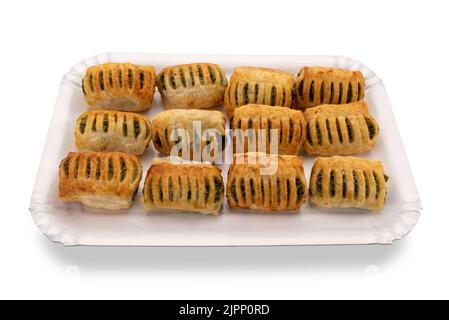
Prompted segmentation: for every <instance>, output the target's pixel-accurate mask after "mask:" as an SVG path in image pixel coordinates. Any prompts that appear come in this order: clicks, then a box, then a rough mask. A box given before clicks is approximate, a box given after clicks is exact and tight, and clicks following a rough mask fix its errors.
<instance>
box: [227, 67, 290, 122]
mask: <svg viewBox="0 0 449 320" xmlns="http://www.w3.org/2000/svg"><path fill="white" fill-rule="evenodd" d="M293 85H294V77H293V74H291V73H289V72H285V71H280V70H275V69H269V68H257V67H236V68H235V69H234V72H233V73H232V76H231V80H230V81H229V85H228V87H227V88H226V92H225V109H226V114H227V115H228V117H231V116H232V114H233V113H234V110H235V109H236V108H238V107H240V106H243V105H246V104H251V103H254V104H265V105H270V106H281V107H288V108H290V107H291V105H292V98H293V94H292V92H293Z"/></svg>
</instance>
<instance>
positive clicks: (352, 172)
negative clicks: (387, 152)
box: [309, 156, 388, 210]
mask: <svg viewBox="0 0 449 320" xmlns="http://www.w3.org/2000/svg"><path fill="white" fill-rule="evenodd" d="M387 181H388V176H387V175H386V174H385V171H384V167H383V164H382V162H380V161H375V160H367V159H363V158H357V157H340V156H334V157H330V158H321V157H319V158H317V159H316V160H315V163H314V164H313V168H312V173H311V176H310V184H309V192H310V203H312V204H315V205H317V206H320V207H324V208H349V207H354V208H360V209H368V210H380V209H382V207H383V205H384V204H385V199H386V196H387Z"/></svg>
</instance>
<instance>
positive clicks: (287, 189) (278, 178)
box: [226, 152, 307, 211]
mask: <svg viewBox="0 0 449 320" xmlns="http://www.w3.org/2000/svg"><path fill="white" fill-rule="evenodd" d="M270 164H274V166H276V165H277V169H276V167H275V170H274V172H272V174H271V175H269V174H267V175H264V174H265V173H264V172H263V171H261V170H262V168H267V167H269V166H270ZM226 197H227V198H228V203H229V207H231V208H247V209H256V210H264V211H275V210H298V209H299V208H300V207H301V205H302V204H303V203H304V202H305V201H306V199H307V184H306V179H305V177H304V168H303V165H302V160H301V158H300V157H298V156H287V155H280V156H277V155H266V154H262V153H256V152H250V153H247V154H236V155H234V163H233V164H232V165H231V167H230V168H229V172H228V181H227V186H226Z"/></svg>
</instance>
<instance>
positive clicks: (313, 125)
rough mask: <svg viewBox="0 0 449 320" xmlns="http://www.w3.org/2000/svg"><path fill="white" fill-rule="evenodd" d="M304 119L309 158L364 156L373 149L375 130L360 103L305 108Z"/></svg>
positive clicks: (369, 115)
mask: <svg viewBox="0 0 449 320" xmlns="http://www.w3.org/2000/svg"><path fill="white" fill-rule="evenodd" d="M304 118H305V122H306V139H305V141H304V150H305V151H306V152H307V153H308V154H310V155H323V156H328V155H349V154H356V153H364V152H368V151H370V150H372V149H373V148H374V147H375V146H376V143H377V138H378V135H379V126H378V124H377V122H376V120H375V119H374V118H373V116H372V115H371V114H370V113H369V112H368V107H367V105H366V103H365V102H364V101H359V102H354V103H350V104H342V105H321V106H318V107H313V108H308V109H306V111H305V112H304Z"/></svg>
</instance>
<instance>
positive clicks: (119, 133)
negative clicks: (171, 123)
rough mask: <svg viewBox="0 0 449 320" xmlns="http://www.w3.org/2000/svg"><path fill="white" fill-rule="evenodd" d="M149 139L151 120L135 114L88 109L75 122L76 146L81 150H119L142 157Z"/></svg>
mask: <svg viewBox="0 0 449 320" xmlns="http://www.w3.org/2000/svg"><path fill="white" fill-rule="evenodd" d="M150 139H151V123H150V120H149V119H148V117H146V116H143V115H140V114H137V113H131V112H120V111H105V110H91V111H86V112H84V113H83V114H82V115H80V116H79V117H78V119H77V120H76V125H75V143H76V146H77V147H78V149H79V150H80V151H120V152H126V153H131V154H136V155H141V154H143V153H144V152H145V149H146V148H147V147H148V143H149V142H150Z"/></svg>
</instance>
